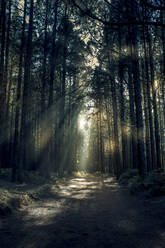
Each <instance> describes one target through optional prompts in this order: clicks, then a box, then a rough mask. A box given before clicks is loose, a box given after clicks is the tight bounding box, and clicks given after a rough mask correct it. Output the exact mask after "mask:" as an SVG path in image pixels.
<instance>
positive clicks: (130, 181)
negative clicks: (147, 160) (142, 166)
mask: <svg viewBox="0 0 165 248" xmlns="http://www.w3.org/2000/svg"><path fill="white" fill-rule="evenodd" d="M119 183H120V184H122V185H126V186H128V188H129V191H130V193H131V194H135V193H138V192H144V193H145V194H146V196H148V197H150V196H161V195H165V173H164V172H163V171H162V170H153V171H152V172H150V173H149V174H148V175H146V177H145V178H144V179H142V178H141V177H140V176H139V175H138V171H137V170H130V169H129V170H128V171H126V172H125V173H123V174H122V175H121V177H120V179H119Z"/></svg>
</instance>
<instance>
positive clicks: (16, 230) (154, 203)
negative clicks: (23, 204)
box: [0, 176, 165, 248]
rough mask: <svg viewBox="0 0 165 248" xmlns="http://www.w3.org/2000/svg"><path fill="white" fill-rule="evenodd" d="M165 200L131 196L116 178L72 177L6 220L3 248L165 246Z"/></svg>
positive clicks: (1, 240)
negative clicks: (45, 197) (43, 197)
mask: <svg viewBox="0 0 165 248" xmlns="http://www.w3.org/2000/svg"><path fill="white" fill-rule="evenodd" d="M164 202H165V199H164V198H155V199H152V200H151V199H150V200H148V199H143V198H142V199H141V198H137V197H133V196H130V195H129V193H128V191H127V189H125V188H123V187H120V186H119V185H118V183H117V182H116V181H115V180H114V179H113V178H104V179H103V178H101V177H96V176H84V177H75V178H71V179H68V180H67V181H66V182H64V183H62V184H60V185H59V187H58V190H56V191H53V189H52V192H51V195H50V196H49V197H47V199H43V200H42V201H40V202H37V203H34V204H32V205H31V206H29V207H27V208H26V209H24V210H22V211H21V212H20V213H18V214H17V215H15V216H12V217H8V218H7V219H4V220H3V221H2V223H1V225H0V247H1V248H51V247H54V248H69V247H71V248H75V247H76V248H104V247H107V248H165V216H164V210H165V204H164Z"/></svg>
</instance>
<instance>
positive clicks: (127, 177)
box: [119, 169, 138, 185]
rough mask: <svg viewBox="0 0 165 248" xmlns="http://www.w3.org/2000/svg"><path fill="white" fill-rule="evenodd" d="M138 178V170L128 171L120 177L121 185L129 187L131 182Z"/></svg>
mask: <svg viewBox="0 0 165 248" xmlns="http://www.w3.org/2000/svg"><path fill="white" fill-rule="evenodd" d="M136 176H138V170H137V169H128V170H127V171H126V172H124V173H123V174H122V175H121V176H120V178H119V183H120V184H122V185H128V184H129V183H130V180H132V179H133V178H134V177H136Z"/></svg>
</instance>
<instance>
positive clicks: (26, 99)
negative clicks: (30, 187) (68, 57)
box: [21, 0, 34, 169]
mask: <svg viewBox="0 0 165 248" xmlns="http://www.w3.org/2000/svg"><path fill="white" fill-rule="evenodd" d="M33 1H34V0H30V16H29V28H28V38H27V45H26V59H25V69H24V87H23V104H22V118H21V147H22V157H21V160H22V161H21V166H23V167H24V168H26V169H28V165H29V162H30V161H29V159H30V158H29V156H30V148H31V146H29V142H30V138H31V137H30V135H29V134H30V132H31V130H30V126H29V124H30V110H29V106H30V77H31V59H32V33H33V8H34V2H33Z"/></svg>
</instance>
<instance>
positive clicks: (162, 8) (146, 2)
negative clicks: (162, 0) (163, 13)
mask: <svg viewBox="0 0 165 248" xmlns="http://www.w3.org/2000/svg"><path fill="white" fill-rule="evenodd" d="M142 2H143V4H144V5H145V6H147V7H149V8H151V9H154V10H165V6H156V5H154V4H151V3H149V2H148V1H147V0H142Z"/></svg>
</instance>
